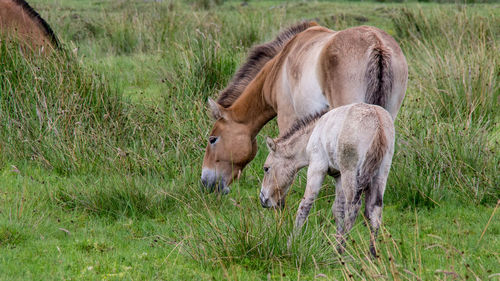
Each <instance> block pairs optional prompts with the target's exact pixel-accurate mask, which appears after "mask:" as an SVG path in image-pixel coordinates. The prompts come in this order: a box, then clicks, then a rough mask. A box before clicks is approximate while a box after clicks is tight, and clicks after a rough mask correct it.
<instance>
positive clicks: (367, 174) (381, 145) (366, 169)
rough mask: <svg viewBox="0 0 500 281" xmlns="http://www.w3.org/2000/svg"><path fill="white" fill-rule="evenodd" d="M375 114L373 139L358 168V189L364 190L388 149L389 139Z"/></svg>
mask: <svg viewBox="0 0 500 281" xmlns="http://www.w3.org/2000/svg"><path fill="white" fill-rule="evenodd" d="M376 115H377V121H376V123H377V128H376V131H375V135H374V137H373V140H372V142H371V144H370V146H369V147H368V151H367V152H366V156H365V160H364V161H363V164H362V165H361V169H360V170H358V174H357V181H358V187H359V189H360V190H365V189H366V188H367V187H368V185H369V184H370V183H371V182H372V180H373V179H374V177H375V176H376V173H377V170H378V169H379V168H380V165H381V163H382V160H383V159H384V156H385V154H386V153H387V150H388V149H389V140H388V139H387V136H386V132H385V131H384V130H383V128H382V120H380V116H379V114H378V113H376Z"/></svg>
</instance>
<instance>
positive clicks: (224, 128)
mask: <svg viewBox="0 0 500 281" xmlns="http://www.w3.org/2000/svg"><path fill="white" fill-rule="evenodd" d="M208 104H209V106H210V110H211V114H212V116H213V117H214V119H215V120H216V121H215V124H214V126H213V128H212V131H211V132H210V136H209V137H208V144H207V148H206V151H205V158H204V159H203V168H202V173H201V182H202V183H203V185H204V186H205V188H207V189H208V190H209V191H214V190H215V191H221V192H223V193H227V192H229V188H228V186H229V185H230V184H231V182H233V180H234V179H235V178H237V177H238V176H239V175H240V173H241V171H242V170H243V168H244V167H245V166H246V165H247V164H248V162H250V161H251V160H252V159H253V158H254V157H255V154H256V153H257V142H256V141H255V139H252V136H251V133H250V130H249V129H248V126H246V125H245V124H243V123H240V122H237V121H236V120H234V119H233V118H232V117H233V116H232V112H231V110H230V109H228V108H224V107H222V106H221V105H219V104H218V103H216V102H215V101H213V100H211V99H209V100H208Z"/></svg>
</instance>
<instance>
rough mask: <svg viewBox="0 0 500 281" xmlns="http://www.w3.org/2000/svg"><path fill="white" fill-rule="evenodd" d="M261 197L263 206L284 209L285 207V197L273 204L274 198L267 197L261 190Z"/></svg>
mask: <svg viewBox="0 0 500 281" xmlns="http://www.w3.org/2000/svg"><path fill="white" fill-rule="evenodd" d="M259 199H260V205H262V207H264V208H275V209H277V208H280V209H283V207H285V198H283V199H281V200H279V201H278V202H276V204H273V202H272V201H273V200H271V199H270V198H266V196H265V195H264V193H263V192H262V191H261V192H260V194H259Z"/></svg>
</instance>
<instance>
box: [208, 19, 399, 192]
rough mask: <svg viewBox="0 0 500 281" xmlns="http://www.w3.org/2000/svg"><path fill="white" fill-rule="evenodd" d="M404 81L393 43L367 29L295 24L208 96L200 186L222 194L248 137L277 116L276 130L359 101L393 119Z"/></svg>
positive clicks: (250, 154)
mask: <svg viewBox="0 0 500 281" xmlns="http://www.w3.org/2000/svg"><path fill="white" fill-rule="evenodd" d="M407 79H408V67H407V64H406V59H405V57H404V55H403V53H402V51H401V49H400V47H399V45H398V44H397V43H396V41H395V40H394V39H393V38H392V37H391V36H389V35H388V34H387V33H385V32H384V31H382V30H380V29H378V28H375V27H370V26H360V27H353V28H349V29H346V30H342V31H332V30H329V29H327V28H324V27H321V26H317V24H315V23H312V22H305V23H300V24H298V25H296V26H293V27H291V28H289V29H288V30H286V31H284V32H283V33H281V34H280V35H279V36H278V37H277V39H276V40H274V41H272V42H270V43H267V44H264V45H261V46H257V47H255V48H254V49H253V51H252V52H251V53H250V56H249V59H248V61H247V62H246V63H245V64H244V65H243V66H242V67H241V68H240V70H239V71H238V72H237V74H236V75H235V77H234V79H233V81H232V82H231V83H230V85H229V86H228V87H227V88H226V90H224V91H223V92H222V94H221V95H220V97H219V99H218V102H217V103H216V102H214V101H209V104H210V109H211V111H212V115H213V117H214V118H215V120H216V122H215V124H214V126H213V128H212V131H211V132H210V137H209V143H208V145H207V148H206V152H205V157H204V160H203V169H202V177H201V179H202V183H203V184H204V185H205V186H206V187H207V188H209V189H210V190H214V189H218V190H225V191H227V186H228V185H230V184H231V182H232V181H233V180H234V179H235V178H236V177H238V176H239V175H240V173H241V171H242V170H243V168H244V167H245V166H246V165H247V164H248V163H249V162H250V161H251V160H252V159H253V158H254V157H255V155H256V153H257V144H256V140H255V137H256V136H257V134H258V132H259V131H260V130H261V129H262V127H263V126H264V125H265V124H266V123H267V122H268V121H269V120H271V119H272V118H274V117H275V116H276V115H277V116H278V120H277V121H278V127H279V131H280V135H282V134H283V133H284V132H286V131H288V130H289V129H290V126H291V125H292V124H293V123H294V122H295V121H296V120H299V119H301V118H303V117H305V116H309V115H311V114H314V113H317V112H321V111H324V110H325V109H328V108H335V107H338V106H342V105H346V104H351V103H357V102H365V103H370V104H377V105H380V106H382V107H384V108H385V109H387V110H388V111H389V113H390V114H391V117H392V118H393V119H394V118H396V115H397V113H398V111H399V108H400V107H401V103H402V101H403V98H404V95H405V91H406V83H407Z"/></svg>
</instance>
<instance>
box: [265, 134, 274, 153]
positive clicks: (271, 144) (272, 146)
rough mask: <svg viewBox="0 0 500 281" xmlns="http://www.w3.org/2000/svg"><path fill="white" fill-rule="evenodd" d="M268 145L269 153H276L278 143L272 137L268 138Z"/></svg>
mask: <svg viewBox="0 0 500 281" xmlns="http://www.w3.org/2000/svg"><path fill="white" fill-rule="evenodd" d="M266 144H267V149H269V151H272V152H275V151H276V142H274V140H273V139H272V138H270V137H266Z"/></svg>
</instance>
